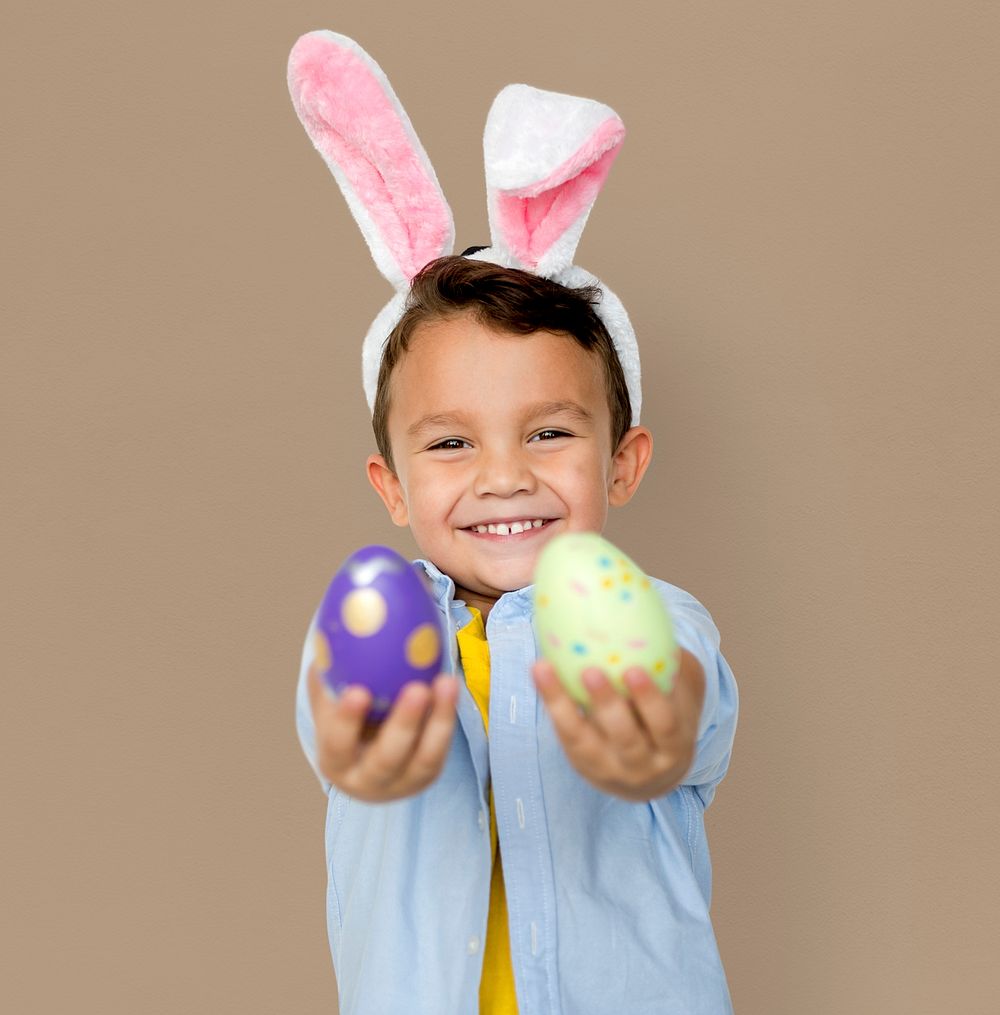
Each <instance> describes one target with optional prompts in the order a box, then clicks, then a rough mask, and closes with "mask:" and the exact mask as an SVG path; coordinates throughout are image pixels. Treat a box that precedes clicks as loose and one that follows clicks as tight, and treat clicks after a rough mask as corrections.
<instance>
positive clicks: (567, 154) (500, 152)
mask: <svg viewBox="0 0 1000 1015" xmlns="http://www.w3.org/2000/svg"><path fill="white" fill-rule="evenodd" d="M624 138H625V126H624V124H623V123H622V122H621V120H620V119H619V118H618V116H617V114H616V113H615V112H614V110H613V109H611V108H610V107H608V106H605V105H603V104H602V103H600V102H594V101H593V100H591V99H578V98H575V97H574V96H572V95H561V94H559V93H558V92H546V91H542V90H540V89H538V88H531V87H529V86H528V85H508V86H507V87H506V88H504V90H503V91H502V92H500V94H499V95H498V96H497V97H496V99H495V100H494V102H493V106H492V108H491V109H490V113H489V117H488V118H487V121H486V132H485V135H484V138H483V148H484V154H485V158H486V191H487V199H488V207H489V218H490V233H491V236H492V240H493V247H494V249H498V250H501V251H502V252H503V256H504V260H505V263H509V264H510V265H511V266H512V267H519V268H525V269H527V270H528V271H533V272H536V273H537V274H539V275H545V276H552V275H554V274H557V273H558V272H559V271H561V270H563V269H564V268H567V267H569V266H570V265H571V264H572V263H573V255H574V254H575V253H576V246H577V244H578V243H579V242H580V234H581V233H582V232H583V227H584V225H585V224H586V222H587V216H588V215H589V214H590V209H591V207H593V204H594V201H595V200H596V199H597V194H598V192H599V191H600V189H601V187H602V186H603V185H604V181H605V179H606V178H607V175H608V171H609V170H610V169H611V163H612V162H614V160H615V157H616V156H617V154H618V151H619V149H620V148H621V145H622V141H623V140H624Z"/></svg>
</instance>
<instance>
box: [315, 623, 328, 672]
mask: <svg viewBox="0 0 1000 1015" xmlns="http://www.w3.org/2000/svg"><path fill="white" fill-rule="evenodd" d="M312 650H313V659H314V660H315V662H316V665H317V666H318V667H319V668H320V669H321V670H328V669H329V668H330V662H331V658H330V643H329V642H328V641H327V640H326V636H325V635H324V634H323V632H322V631H313V639H312Z"/></svg>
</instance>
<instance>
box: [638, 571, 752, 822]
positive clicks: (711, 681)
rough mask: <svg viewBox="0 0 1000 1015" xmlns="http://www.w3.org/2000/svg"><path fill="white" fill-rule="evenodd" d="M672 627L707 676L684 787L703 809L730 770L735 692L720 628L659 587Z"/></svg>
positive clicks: (675, 591) (677, 592)
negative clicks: (692, 752)
mask: <svg viewBox="0 0 1000 1015" xmlns="http://www.w3.org/2000/svg"><path fill="white" fill-rule="evenodd" d="M657 585H658V586H659V589H660V594H661V595H662V596H663V599H664V603H665V605H666V607H667V610H668V612H669V613H670V617H671V620H672V621H673V624H674V637H675V638H676V640H677V644H678V645H679V646H680V647H681V648H684V649H687V651H688V652H690V653H691V654H692V655H693V656H694V657H695V658H696V659H697V660H698V662H700V663H701V666H702V669H703V670H704V672H705V701H704V704H703V705H702V711H701V719H700V721H699V724H698V743H697V746H696V748H695V757H694V762H693V763H692V765H691V769H690V771H689V772H688V774H687V775H686V776H685V777H684V779H683V781H682V784H683V785H685V786H693V787H694V789H695V791H696V792H697V794H698V796H699V797H700V798H701V801H702V804H703V805H704V806H705V807H707V806H708V805H709V804H710V803H711V802H712V797H713V796H714V795H715V788H716V786H718V784H719V783H720V782H721V781H722V778H723V776H724V775H725V774H726V770H727V769H728V768H729V759H730V757H731V755H732V750H733V738H734V737H735V735H736V720H737V714H738V712H739V692H738V690H737V687H736V680H735V678H734V677H733V671H732V670H731V669H730V668H729V664H728V663H727V662H726V660H725V658H724V657H723V655H722V652H721V651H720V648H719V645H720V638H719V631H718V628H716V626H715V622H714V621H713V620H712V617H711V615H710V614H709V612H708V610H706V609H705V607H704V606H702V604H701V603H700V602H698V600H697V599H695V598H694V596H692V595H690V594H689V593H687V592H685V591H684V590H683V589H679V588H677V587H676V586H675V585H668V584H667V583H666V582H658V583H657Z"/></svg>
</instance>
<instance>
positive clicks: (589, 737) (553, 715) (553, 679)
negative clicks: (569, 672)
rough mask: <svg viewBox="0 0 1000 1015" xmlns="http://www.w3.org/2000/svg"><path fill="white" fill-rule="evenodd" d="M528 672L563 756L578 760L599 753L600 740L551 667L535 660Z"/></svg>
mask: <svg viewBox="0 0 1000 1015" xmlns="http://www.w3.org/2000/svg"><path fill="white" fill-rule="evenodd" d="M531 673H532V676H533V677H534V678H535V687H537V688H538V693H539V695H540V697H541V699H542V701H544V702H545V707H546V709H547V710H548V713H549V718H550V719H551V720H552V725H553V726H554V727H555V729H556V732H557V733H558V734H559V739H560V740H561V741H562V743H563V747H565V748H566V751H567V753H568V754H570V755H571V756H578V757H585V756H596V755H597V754H599V752H600V751H601V750H602V749H603V738H602V737H601V735H600V733H599V731H598V730H597V728H596V727H595V726H594V725H593V724H592V723H590V722H588V720H587V717H586V716H585V715H584V714H583V712H581V710H580V706H579V705H577V703H576V702H575V701H574V700H573V699H572V698H571V697H570V696H569V694H568V693H567V692H566V689H565V688H564V687H563V686H562V684H561V683H560V682H559V678H558V676H557V675H556V670H555V667H554V666H553V665H552V664H551V663H549V662H545V661H544V660H539V661H538V662H536V663H535V664H534V666H532V668H531Z"/></svg>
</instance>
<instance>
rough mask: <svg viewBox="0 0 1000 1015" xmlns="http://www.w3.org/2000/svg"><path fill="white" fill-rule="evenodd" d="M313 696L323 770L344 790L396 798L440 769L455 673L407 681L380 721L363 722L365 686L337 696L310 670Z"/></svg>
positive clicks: (372, 798) (452, 710) (448, 737)
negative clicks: (430, 682)
mask: <svg viewBox="0 0 1000 1015" xmlns="http://www.w3.org/2000/svg"><path fill="white" fill-rule="evenodd" d="M309 694H310V701H311V703H312V707H313V717H314V719H315V722H316V731H317V753H318V755H319V761H320V770H321V771H322V773H323V775H324V776H325V777H326V778H327V779H328V780H329V781H330V782H331V783H332V784H333V785H335V786H337V787H338V788H339V789H341V790H343V791H344V792H345V793H348V794H349V795H351V796H354V797H357V798H358V799H360V800H366V801H369V802H375V801H383V800H393V799H398V798H400V797H403V796H409V795H411V794H413V793H416V792H419V790H421V789H423V788H424V787H425V786H427V785H428V784H429V783H430V782H431V781H432V780H433V779H434V778H435V777H436V776H437V775H438V773H439V772H440V771H441V768H442V766H443V764H444V760H445V758H446V757H447V753H448V749H449V747H450V745H451V737H452V733H453V730H454V725H455V702H456V699H457V697H458V686H457V682H456V680H455V678H454V677H451V676H447V675H441V676H439V677H437V678H436V679H435V681H434V683H433V685H427V684H423V683H420V682H416V681H414V682H411V683H408V684H406V685H405V686H404V687H403V688H402V690H401V691H400V693H399V696H398V697H397V699H396V701H395V703H394V704H393V706H392V708H391V710H390V712H389V715H388V716H387V717H386V719H385V720H384V721H383V722H382V723H381V724H379V725H373V724H368V723H366V721H365V717H366V715H367V712H368V709H369V707H370V705H371V700H372V696H371V693H370V692H369V691H367V690H366V689H365V688H363V687H355V686H352V687H348V688H346V689H345V690H344V691H343V692H342V693H341V694H339V695H338V696H337V697H336V699H334V698H333V697H332V696H331V695H330V694H328V693H327V692H326V691H325V689H324V687H323V684H322V678H321V676H320V675H319V673H316V672H314V671H313V670H310V672H309Z"/></svg>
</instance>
